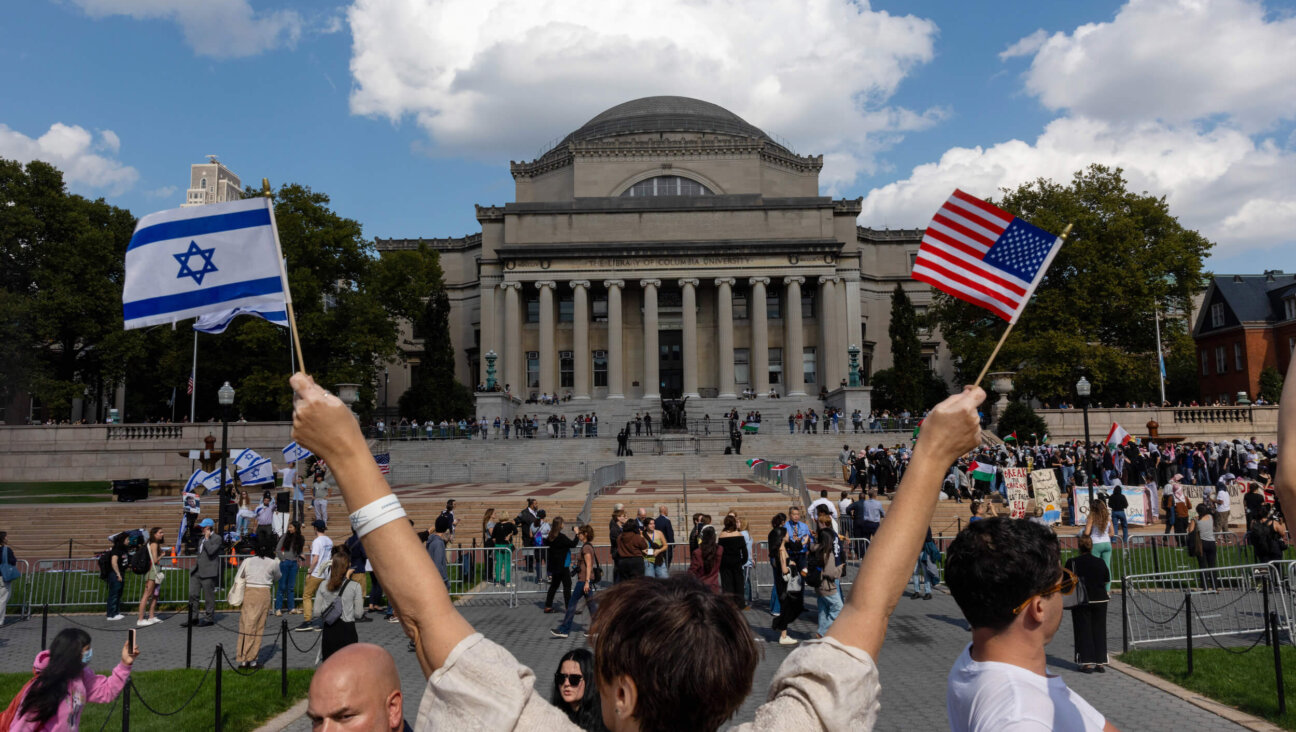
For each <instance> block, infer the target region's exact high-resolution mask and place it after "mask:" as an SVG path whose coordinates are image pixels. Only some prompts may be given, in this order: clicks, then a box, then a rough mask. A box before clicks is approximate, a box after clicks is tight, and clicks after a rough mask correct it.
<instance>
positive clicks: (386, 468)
mask: <svg viewBox="0 0 1296 732" xmlns="http://www.w3.org/2000/svg"><path fill="white" fill-rule="evenodd" d="M374 462H376V463H378V472H380V473H382V474H383V475H390V474H391V453H389V452H384V453H379V454H377V455H374Z"/></svg>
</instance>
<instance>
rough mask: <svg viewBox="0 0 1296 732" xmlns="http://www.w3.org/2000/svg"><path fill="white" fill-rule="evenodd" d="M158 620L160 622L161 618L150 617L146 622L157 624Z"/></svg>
mask: <svg viewBox="0 0 1296 732" xmlns="http://www.w3.org/2000/svg"><path fill="white" fill-rule="evenodd" d="M160 622H162V618H152V619H150V620H149V621H148V624H149V625H157V624H158V623H160Z"/></svg>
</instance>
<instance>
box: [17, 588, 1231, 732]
mask: <svg viewBox="0 0 1296 732" xmlns="http://www.w3.org/2000/svg"><path fill="white" fill-rule="evenodd" d="M534 587H535V585H534V584H524V585H523V589H529V588H534ZM542 601H543V597H538V598H537V597H534V596H531V597H527V596H523V597H520V598H519V607H517V608H508V607H505V606H504V605H503V603H502V602H501V603H498V604H484V603H482V602H478V603H476V604H474V605H470V606H467V607H464V608H462V612H463V613H464V615H465V616H466V617H467V618H468V620H469V621H470V622H471V623H472V624H473V625H474V626H476V628H477V629H478V630H480V631H482V632H483V633H485V634H486V635H487V636H488V637H489V638H491V639H492V640H494V641H496V642H499V643H502V644H503V645H504V646H505V647H507V648H509V649H510V650H511V651H512V652H513V653H514V654H515V655H516V656H517V657H518V658H519V659H520V660H521V661H522V662H523V663H525V664H527V665H529V666H530V667H531V668H532V669H534V670H535V671H536V673H537V677H538V683H537V688H538V691H539V692H540V693H541V694H542V695H544V696H545V697H546V698H547V697H548V694H549V691H550V688H549V683H550V682H549V680H548V679H549V678H550V675H551V674H552V673H553V670H554V668H555V666H556V665H557V662H558V659H559V657H560V656H561V655H562V654H563V653H564V652H566V651H567V650H568V649H570V648H573V647H575V646H577V645H578V644H581V643H584V638H583V637H582V635H581V634H580V633H579V632H574V633H573V634H572V637H571V638H569V639H567V640H559V639H555V638H551V637H550V636H549V633H548V629H549V628H551V627H553V626H555V625H557V621H558V616H557V615H544V614H543V613H541V612H540V603H541V602H542ZM810 604H811V605H812V606H813V603H810ZM757 607H758V608H761V609H757V610H753V611H750V612H748V613H747V618H748V621H749V622H751V623H752V626H753V629H754V631H755V633H756V635H757V636H759V637H761V638H763V639H764V640H765V641H766V642H765V643H763V644H762V646H761V647H762V653H763V655H762V658H761V662H760V666H759V668H758V669H757V671H756V679H755V684H754V686H753V693H752V694H751V695H750V696H749V697H748V699H747V701H746V702H745V703H744V704H743V706H742V708H741V709H740V710H739V712H738V714H737V716H736V720H737V721H747V720H750V719H751V718H752V717H753V715H754V713H755V709H756V707H757V706H759V705H760V703H761V702H762V701H763V699H764V695H765V691H766V689H767V688H768V686H769V681H770V679H771V678H772V677H773V675H774V672H775V670H776V669H777V668H778V665H779V663H781V662H782V660H783V659H784V658H785V657H786V656H787V654H788V652H789V651H790V649H789V648H785V647H782V646H779V645H777V644H776V643H773V642H772V641H774V640H776V639H777V634H776V633H775V632H774V631H772V630H770V627H769V626H770V619H771V618H770V616H769V613H767V612H765V611H764V610H763V606H762V604H759V603H758V606H757ZM1117 613H1118V607H1116V606H1113V607H1112V608H1111V612H1110V615H1109V618H1108V627H1109V633H1110V634H1111V637H1112V640H1113V649H1114V650H1119V641H1120V622H1119V616H1118V615H1117ZM127 617H128V620H125V621H121V622H119V623H108V622H106V621H105V620H104V619H103V617H102V616H98V615H94V616H85V615H78V616H74V617H73V618H72V620H75V621H76V622H79V623H83V624H85V625H88V626H91V627H92V628H108V629H109V630H110V631H112V632H111V633H105V632H103V631H100V630H94V629H92V630H90V633H91V635H93V636H94V637H95V647H96V652H95V656H94V661H93V664H92V665H93V666H94V667H95V668H96V669H97V670H99V671H100V672H106V671H107V670H108V669H109V668H111V667H112V665H113V664H114V663H115V661H114V659H115V658H116V656H117V655H118V653H117V649H118V647H119V644H120V643H121V642H122V641H124V640H125V632H124V631H125V630H126V629H127V628H128V627H133V620H134V616H133V615H128V616H127ZM285 617H290V620H289V622H290V627H292V626H295V625H296V624H297V622H299V621H300V617H301V616H299V615H293V616H285ZM587 618H588V616H587V615H584V614H582V615H581V616H579V617H578V618H577V620H578V621H579V622H578V625H577V630H582V629H583V628H584V622H585V621H586V620H587ZM279 620H280V619H279V618H274V617H271V618H270V620H269V622H268V623H267V631H269V632H272V633H274V632H277V631H278V628H279ZM10 622H11V624H9V625H6V626H5V627H4V628H3V629H0V671H4V672H12V671H27V670H29V669H30V665H29V664H30V662H31V659H32V658H33V657H34V656H35V654H36V652H37V651H38V650H39V648H40V617H39V616H34V617H33V618H32V619H30V620H27V621H22V622H17V623H14V622H13V621H12V620H11V621H10ZM180 622H181V618H180V617H169V618H168V619H167V621H166V622H165V623H162V624H160V625H156V626H152V627H150V628H144V629H141V631H140V645H141V647H142V648H143V651H144V653H143V655H142V656H141V657H140V660H139V662H138V668H140V669H156V668H176V667H182V666H183V665H184V648H185V631H184V629H183V628H181V627H180ZM68 623H69V621H68V620H64V619H63V618H58V617H54V616H51V620H50V637H53V635H54V634H55V633H57V632H58V630H59V629H61V628H63V627H65V626H66V625H67V624H68ZM218 623H220V625H221V626H224V627H217V628H207V629H200V630H196V631H195V633H194V659H195V662H194V665H195V666H197V667H199V668H203V667H205V666H206V665H207V663H208V661H209V660H210V659H211V649H212V648H213V647H214V646H215V644H216V643H217V642H220V643H223V644H224V646H225V649H226V653H228V654H229V655H231V656H233V653H234V647H235V642H236V634H235V631H236V629H237V627H238V618H237V616H236V615H233V614H228V613H226V614H222V615H220V616H218ZM358 627H359V632H360V638H361V640H363V641H366V642H373V643H378V644H381V645H383V646H385V647H387V649H388V650H390V651H391V653H392V655H393V656H395V658H396V662H397V665H398V667H399V668H400V671H401V677H402V679H403V681H404V689H405V694H406V710H407V712H406V714H407V717H408V718H409V719H411V720H412V719H413V717H414V714H415V710H416V709H417V706H418V701H419V699H421V698H422V694H423V677H422V673H421V672H420V670H419V667H418V662H417V661H416V660H415V659H414V654H412V653H409V652H407V651H406V639H405V636H404V634H402V633H401V632H400V628H399V626H397V625H391V624H388V623H385V622H382V619H381V618H377V619H375V622H372V623H362V624H360V625H359V626H358ZM792 631H793V634H794V635H795V636H797V637H807V636H808V634H809V633H812V632H814V615H813V613H809V612H808V613H807V614H805V615H804V616H803V617H802V619H801V621H799V622H798V623H797V624H796V625H794V626H793V628H792ZM290 635H291V636H292V640H293V642H295V643H296V644H298V645H300V646H302V647H303V648H305V647H307V646H308V645H309V644H313V643H315V642H316V641H317V639H318V638H319V634H318V633H290ZM968 638H969V636H968V633H967V631H966V629H965V625H964V623H963V619H962V615H961V614H960V613H959V611H958V607H957V606H956V605H955V604H954V601H953V599H952V598H951V597H949V596H948V595H946V594H944V593H943V592H941V591H939V590H938V591H937V593H936V594H935V596H934V597H933V599H932V600H930V601H924V600H910V599H908V598H907V597H906V598H902V599H901V601H900V605H899V607H898V609H897V611H896V615H895V617H894V618H893V619H892V622H891V628H890V631H889V632H888V634H887V641H886V646H885V647H884V649H883V651H882V657H881V659H879V665H880V668H881V672H882V712H881V715H880V716H879V718H878V725H877V729H879V730H939V729H948V725H947V724H946V721H945V675H946V673H947V672H948V670H949V667H950V665H951V663H952V662H953V660H954V658H955V657H956V656H957V654H958V653H959V652H961V650H962V648H963V645H964V644H965V643H967V641H968ZM1071 648H1072V638H1071V625H1070V621H1069V619H1064V620H1063V623H1062V628H1061V630H1060V631H1059V633H1058V636H1057V638H1056V639H1054V641H1053V643H1052V644H1051V645H1050V646H1049V651H1050V654H1049V664H1050V668H1051V669H1052V670H1054V671H1055V672H1057V673H1060V674H1061V675H1062V676H1063V677H1064V678H1065V679H1066V681H1067V683H1068V684H1069V685H1071V686H1072V687H1073V688H1075V689H1076V690H1077V691H1079V693H1080V694H1082V695H1083V696H1084V697H1085V698H1086V699H1088V700H1089V701H1090V702H1091V703H1092V704H1094V706H1096V707H1097V708H1098V709H1099V710H1100V711H1102V712H1103V713H1104V714H1106V715H1107V716H1108V717H1109V718H1110V719H1111V721H1112V722H1113V723H1114V724H1115V725H1116V726H1117V727H1118V728H1120V729H1122V730H1152V731H1153V732H1155V731H1157V730H1165V731H1166V732H1172V731H1174V732H1177V731H1178V730H1180V729H1182V728H1183V725H1184V721H1185V720H1189V719H1191V720H1193V722H1192V728H1193V729H1194V730H1202V731H1209V730H1240V729H1242V728H1241V727H1239V726H1237V725H1235V724H1233V723H1231V722H1228V721H1226V720H1224V719H1222V718H1219V717H1216V716H1213V715H1211V714H1210V713H1208V712H1205V711H1203V710H1201V709H1199V708H1197V707H1195V706H1192V705H1190V704H1188V703H1187V702H1185V701H1182V700H1180V699H1178V698H1176V697H1173V696H1171V695H1169V694H1166V693H1164V692H1162V691H1159V690H1157V689H1155V688H1152V687H1151V686H1148V685H1146V684H1144V683H1142V682H1140V681H1137V680H1135V679H1132V678H1130V677H1128V676H1126V675H1124V674H1122V673H1119V672H1117V671H1108V673H1106V674H1093V675H1086V674H1081V673H1079V672H1078V671H1076V670H1075V666H1074V665H1073V664H1072V663H1070V661H1068V660H1066V659H1068V658H1070V656H1071ZM289 651H290V653H289V663H290V665H291V666H293V667H306V666H310V665H312V664H313V661H314V649H312V650H311V652H310V653H301V652H298V651H297V650H296V649H295V648H293V647H292V646H291V645H290V647H289ZM278 653H279V648H278V641H277V638H276V637H273V635H272V636H271V637H269V638H267V639H266V643H265V646H264V647H263V648H262V651H261V660H262V662H263V663H267V662H268V665H269V668H267V669H266V670H264V671H261V672H260V673H262V674H266V683H267V684H275V685H277V684H278V683H279V679H278V674H277V669H278V668H279V656H278ZM227 673H228V671H227ZM209 683H210V682H209ZM150 701H151V700H150ZM153 703H154V704H157V702H153ZM132 713H143V712H142V710H137V709H135V708H132ZM289 729H290V730H293V731H294V732H299V731H304V730H309V729H310V724H309V722H308V721H307V720H305V718H302V719H300V720H298V722H296V723H295V724H294V725H292V726H291V727H289Z"/></svg>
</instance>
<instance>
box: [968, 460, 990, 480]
mask: <svg viewBox="0 0 1296 732" xmlns="http://www.w3.org/2000/svg"><path fill="white" fill-rule="evenodd" d="M968 469H969V470H970V471H971V472H972V480H984V481H986V482H989V481H992V480H994V476H995V470H997V468H995V466H993V465H991V464H990V463H982V462H977V461H976V460H973V461H972V464H971V465H969V466H968Z"/></svg>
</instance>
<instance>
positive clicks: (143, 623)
mask: <svg viewBox="0 0 1296 732" xmlns="http://www.w3.org/2000/svg"><path fill="white" fill-rule="evenodd" d="M108 619H109V620H112V618H108ZM152 624H153V623H152V621H149V620H145V619H144V618H140V619H139V620H136V621H135V627H136V628H147V627H148V626H150V625H152Z"/></svg>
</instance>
